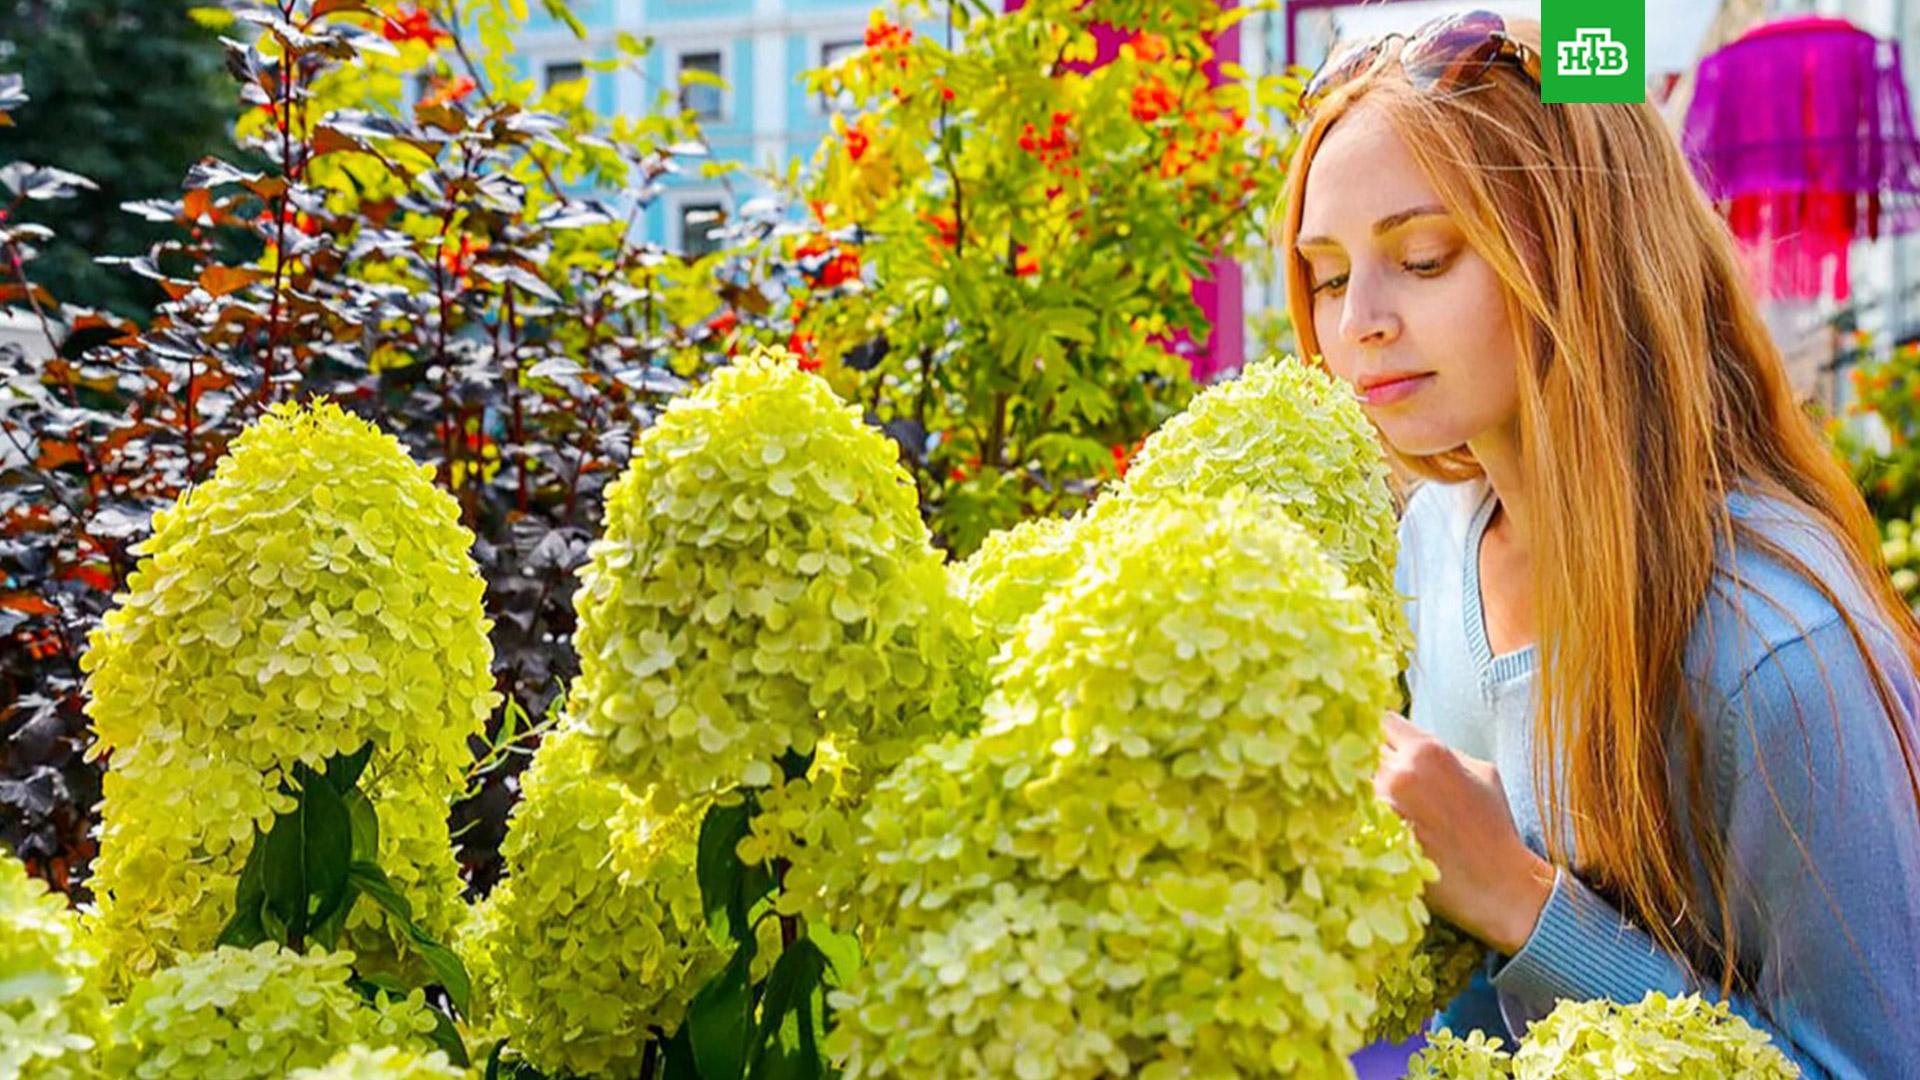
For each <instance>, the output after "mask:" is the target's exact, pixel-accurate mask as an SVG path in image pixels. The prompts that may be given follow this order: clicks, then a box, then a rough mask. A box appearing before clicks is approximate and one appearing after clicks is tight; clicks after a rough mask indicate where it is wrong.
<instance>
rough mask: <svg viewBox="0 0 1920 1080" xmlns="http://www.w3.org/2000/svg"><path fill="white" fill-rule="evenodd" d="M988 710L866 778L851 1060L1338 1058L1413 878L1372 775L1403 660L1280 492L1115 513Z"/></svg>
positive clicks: (1364, 1005)
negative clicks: (861, 950)
mask: <svg viewBox="0 0 1920 1080" xmlns="http://www.w3.org/2000/svg"><path fill="white" fill-rule="evenodd" d="M1108 516H1109V517H1110V518H1111V524H1112V526H1113V527H1112V528H1110V529H1108V528H1104V527H1103V529H1102V531H1101V535H1100V538H1099V542H1098V543H1093V544H1089V545H1087V546H1086V547H1085V548H1084V551H1083V556H1082V562H1081V565H1080V566H1079V568H1078V570H1077V572H1076V573H1075V574H1074V576H1073V577H1072V578H1071V579H1070V580H1069V581H1068V582H1067V583H1066V584H1065V585H1064V586H1063V587H1061V588H1059V589H1056V590H1054V591H1053V592H1052V593H1050V594H1049V595H1048V596H1047V597H1046V598H1045V600H1044V601H1043V602H1042V603H1041V605H1040V607H1039V608H1038V610H1036V611H1035V612H1034V613H1033V614H1032V615H1031V616H1030V617H1029V618H1028V619H1026V620H1025V621H1023V622H1021V623H1020V624H1019V628H1018V632H1017V634H1016V636H1015V638H1014V639H1013V641H1012V642H1011V644H1010V645H1009V646H1008V648H1007V650H1006V651H1005V652H1004V653H1003V654H1002V656H1001V659H1000V660H999V661H998V662H997V664H996V671H995V676H996V683H995V687H994V690H993V693H992V695H991V696H990V697H989V699H988V701H987V704H986V713H985V720H984V723H983V725H982V727H981V729H980V731H979V733H978V734H977V735H975V736H972V737H970V738H958V737H950V738H947V739H945V740H942V741H940V742H938V743H934V744H932V745H929V746H927V747H925V748H923V749H922V750H921V751H920V752H919V753H917V754H916V755H915V756H913V757H912V758H910V759H908V761H907V762H905V763H904V764H903V765H902V766H901V768H900V769H898V770H896V771H895V772H894V773H893V774H892V775H891V776H889V777H888V778H887V779H886V780H885V781H883V782H882V783H881V784H880V785H878V787H877V788H876V790H875V793H874V795H873V798H872V800H871V803H870V805H869V807H868V810H867V812H866V813H865V815H864V816H863V818H862V822H861V829H860V831H859V834H858V842H859V844H860V850H861V853H862V859H863V864H864V865H865V867H866V873H867V879H866V881H865V882H864V883H863V885H862V893H861V895H860V897H859V904H860V907H861V911H860V915H861V921H862V924H863V925H864V926H866V927H868V928H869V931H870V941H869V943H868V944H869V949H868V956H867V960H866V963H865V965H864V966H863V967H862V969H861V971H860V972H859V974H858V975H857V976H856V977H855V980H854V982H853V984H852V985H851V986H850V987H849V988H848V989H847V990H846V991H845V992H842V993H839V994H837V995H836V998H835V1004H836V1007H837V1008H839V1009H840V1010H841V1012H840V1014H839V1020H840V1026H839V1028H838V1029H837V1030H836V1032H835V1034H834V1036H833V1048H834V1050H835V1051H836V1053H838V1054H841V1055H844V1060H845V1062H846V1073H845V1075H846V1076H847V1078H848V1080H857V1078H858V1077H862V1076H903V1077H907V1076H910V1077H916V1078H920V1077H927V1078H938V1077H949V1076H952V1077H960V1076H976V1075H1006V1076H1019V1077H1023V1078H1040V1077H1062V1078H1068V1077H1072V1078H1080V1077H1086V1078H1092V1077H1099V1076H1106V1075H1114V1074H1119V1073H1126V1074H1130V1075H1131V1074H1136V1073H1137V1074H1138V1075H1141V1076H1144V1077H1150V1078H1159V1077H1163V1076H1164V1077H1173V1076H1216V1075H1219V1076H1224V1075H1244V1074H1273V1073H1277V1074H1280V1075H1289V1076H1323V1075H1324V1076H1340V1075H1346V1073H1345V1071H1344V1070H1345V1069H1346V1068H1347V1066H1346V1061H1345V1059H1346V1055H1347V1054H1349V1053H1350V1052H1351V1051H1353V1050H1354V1049H1356V1048H1358V1046H1359V1045H1360V1043H1361V1040H1362V1036H1363V1033H1364V1029H1365V1027H1366V1025H1367V1023H1368V1020H1369V1017H1370V1013H1371V1012H1372V1009H1373V997H1372V993H1371V987H1372V985H1373V984H1374V982H1375V981H1377V979H1378V978H1379V976H1380V973H1381V972H1383V971H1385V970H1389V969H1391V968H1394V967H1397V966H1398V965H1400V964H1402V963H1404V962H1405V959H1406V957H1407V955H1408V954H1409V953H1410V952H1411V950H1412V949H1413V947H1414V945H1415V943H1416V941H1417V940H1418V937H1419V933H1420V931H1421V928H1422V926H1423V925H1424V923H1425V912H1424V910H1423V909H1422V907H1421V904H1420V900H1419V897H1420V893H1421V889H1422V888H1423V886H1424V884H1425V882H1426V881H1427V880H1429V879H1430V877H1431V875H1432V867H1431V864H1429V863H1428V862H1427V861H1426V860H1425V859H1423V858H1421V857H1420V855H1419V853H1418V851H1417V849H1416V848H1415V847H1414V845H1413V842H1412V839H1411V836H1410V835H1409V834H1408V833H1407V831H1406V830H1405V829H1404V827H1401V826H1399V824H1398V819H1397V818H1393V817H1392V815H1390V814H1388V815H1384V816H1381V815H1379V814H1378V813H1377V812H1376V810H1377V807H1378V804H1377V802H1376V801H1375V800H1374V798H1373V795H1372V787H1371V778H1372V772H1373V768H1374V765H1375V763H1376V762H1377V759H1378V747H1379V739H1380V735H1379V725H1380V717H1381V714H1382V713H1383V712H1384V711H1385V709H1386V708H1387V705H1388V702H1389V700H1390V695H1391V692H1392V677H1393V667H1392V663H1391V658H1390V650H1389V649H1388V648H1387V647H1386V644H1385V642H1384V641H1383V639H1382V635H1381V633H1380V630H1379V628H1378V626H1377V624H1376V623H1375V622H1374V620H1373V618H1372V617H1371V615H1370V614H1369V612H1368V597H1367V595H1366V593H1365V592H1364V591H1363V590H1361V589H1359V588H1357V587H1355V586H1353V585H1351V584H1349V583H1348V581H1347V580H1346V578H1345V576H1344V575H1343V574H1342V573H1341V572H1340V570H1339V569H1338V568H1337V567H1335V566H1334V565H1333V564H1332V563H1330V562H1329V561H1328V560H1327V559H1326V557H1325V556H1323V555H1322V554H1321V553H1320V551H1319V549H1318V548H1317V546H1316V545H1315V543H1314V541H1313V539H1312V538H1311V537H1310V536H1309V535H1308V534H1307V533H1306V532H1304V531H1303V530H1302V529H1301V528H1300V527H1299V526H1297V525H1295V524H1293V523H1292V521H1291V520H1290V519H1289V518H1288V516H1287V513H1286V511H1285V509H1284V508H1283V505H1282V504H1281V503H1280V502H1279V500H1277V499H1274V498H1272V497H1270V496H1265V495H1259V494H1255V493H1251V492H1246V491H1238V492H1233V493H1231V494H1229V495H1227V496H1225V497H1223V498H1220V499H1206V498H1198V497H1192V496H1184V495H1177V494H1173V493H1164V494H1162V495H1160V496H1157V497H1156V498H1155V499H1153V500H1130V501H1129V503H1128V505H1126V506H1125V507H1123V508H1121V509H1118V510H1115V511H1109V512H1108Z"/></svg>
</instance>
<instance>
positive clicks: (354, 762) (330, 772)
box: [327, 739, 373, 796]
mask: <svg viewBox="0 0 1920 1080" xmlns="http://www.w3.org/2000/svg"><path fill="white" fill-rule="evenodd" d="M372 757H373V740H372V739H368V740H367V741H366V742H365V743H364V744H362V745H361V747H360V749H358V750H355V751H354V752H353V753H351V754H335V755H334V756H333V757H330V758H328V759H327V782H328V783H329V784H332V785H333V790H335V791H337V792H339V793H340V794H341V795H342V796H345V795H346V793H347V792H349V791H352V790H353V789H354V787H355V786H356V785H358V784H359V783H360V776H361V774H362V773H364V772H366V770H367V762H368V761H369V760H370V759H371V758H372Z"/></svg>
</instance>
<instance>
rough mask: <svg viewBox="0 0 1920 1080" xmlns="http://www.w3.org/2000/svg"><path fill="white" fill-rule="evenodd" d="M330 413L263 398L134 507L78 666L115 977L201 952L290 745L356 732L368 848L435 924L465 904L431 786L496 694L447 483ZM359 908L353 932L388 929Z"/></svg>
mask: <svg viewBox="0 0 1920 1080" xmlns="http://www.w3.org/2000/svg"><path fill="white" fill-rule="evenodd" d="M432 477H433V471H432V469H431V468H428V467H427V466H423V465H417V464H415V463H414V462H413V461H411V460H409V459H408V457H407V455H406V452H405V451H404V450H403V449H402V448H401V446H400V444H399V443H398V442H397V441H395V440H394V439H393V438H392V437H391V436H389V435H385V434H382V433H381V432H380V431H379V430H378V429H376V428H374V427H373V426H372V425H371V424H368V423H367V422H365V421H363V420H360V419H358V418H356V417H354V416H352V415H349V414H348V413H346V412H343V411H342V410H341V409H339V408H338V407H337V406H335V405H332V404H327V403H323V404H320V405H317V406H315V407H313V408H311V409H302V408H297V407H294V406H291V405H282V406H277V407H275V408H274V409H273V410H272V411H271V412H270V413H269V414H268V415H267V416H266V417H264V418H263V419H262V420H261V421H260V422H259V423H258V424H256V425H254V426H253V427H252V428H250V429H249V430H248V431H247V432H245V433H244V434H243V435H241V437H240V438H239V439H237V440H236V441H235V442H234V444H233V448H232V452H231V453H230V454H229V455H228V456H227V457H226V458H225V459H223V460H222V461H221V462H220V465H219V467H218V469H217V470H216V471H215V473H214V476H213V478H212V479H211V480H209V481H207V482H206V483H203V484H200V485H199V486H197V487H195V488H194V489H193V490H192V491H191V492H189V493H188V494H187V495H186V496H185V497H183V498H182V499H181V501H180V502H179V503H178V504H176V505H175V506H173V507H171V508H169V509H167V510H163V511H161V512H160V513H159V514H157V515H155V517H154V533H153V536H152V537H151V538H149V539H148V540H147V541H145V542H144V543H143V544H142V545H141V546H140V547H139V548H137V549H136V550H137V551H138V552H140V554H141V556H142V557H141V559H140V563H139V567H138V568H137V569H136V570H135V571H134V573H133V574H132V575H131V577H130V578H129V579H128V583H127V591H126V593H125V594H124V595H123V596H122V597H121V598H120V600H121V602H120V606H119V607H118V608H116V609H115V610H114V611H112V612H109V613H108V615H107V616H106V619H105V621H104V623H103V625H102V626H101V627H100V628H99V629H98V630H96V631H95V632H94V634H93V636H92V638H91V641H90V648H89V650H88V652H87V653H86V655H85V656H84V658H83V660H82V667H83V668H84V669H85V670H86V671H87V673H88V677H89V678H88V681H89V689H90V691H91V701H90V703H89V705H88V712H89V714H90V715H91V716H92V718H93V721H94V725H95V730H96V731H97V732H98V734H99V736H100V739H99V743H98V745H97V747H96V750H95V752H96V753H100V754H108V753H110V754H111V755H112V768H111V769H110V770H109V771H108V773H107V775H106V780H105V800H104V806H103V823H102V835H101V854H100V859H99V861H98V862H97V864H96V867H95V877H94V882H93V883H94V888H95V890H96V891H97V893H98V895H99V898H100V913H99V919H98V932H99V934H100V935H101V938H102V941H101V945H100V951H101V954H102V955H103V956H105V957H107V958H108V960H109V967H110V973H111V975H112V976H113V982H114V985H115V986H120V987H123V986H124V985H125V983H126V981H127V980H128V979H130V978H131V977H133V976H136V975H138V974H140V973H143V972H148V971H152V970H154V969H155V968H156V967H159V966H164V965H165V964H166V963H169V962H171V961H172V960H173V959H174V958H175V957H178V956H180V955H183V954H186V953H191V952H195V951H198V950H202V949H205V948H207V947H209V946H211V945H212V943H213V941H214V939H215V937H216V936H217V934H218V933H219V931H220V928H221V927H222V926H223V925H224V924H225V922H226V921H227V920H228V919H229V918H231V917H232V915H233V892H234V885H235V883H236V880H237V878H238V876H239V872H240V868H241V866H242V865H243V864H244V863H245V860H246V857H247V854H248V852H249V851H250V850H251V848H252V846H253V836H254V829H255V828H261V829H266V828H268V827H270V826H271V824H272V822H273V816H274V814H275V812H277V811H282V810H286V809H289V808H290V806H291V804H292V800H291V798H290V797H288V796H287V795H285V794H283V793H281V791H280V790H279V789H280V786H281V784H282V783H283V782H284V781H286V779H287V777H288V776H289V774H290V772H291V770H292V767H293V765H294V763H295V762H306V763H307V764H309V765H313V766H319V765H321V764H322V763H323V762H324V761H325V760H326V759H327V758H328V757H329V756H331V755H335V754H346V753H352V752H354V751H356V750H358V749H359V748H360V747H361V746H362V745H364V744H365V743H366V742H367V741H369V740H371V741H372V742H373V744H374V747H375V752H374V755H373V758H372V760H371V763H370V765H369V766H368V768H367V772H366V774H365V776H364V777H363V779H362V785H363V790H365V791H366V792H367V794H368V795H369V797H371V798H372V799H373V801H374V803H375V805H376V806H377V808H378V811H379V815H380V853H379V861H380V865H381V867H382V868H383V869H385V870H386V871H387V873H388V875H389V876H390V877H391V878H392V879H393V881H394V882H395V883H396V884H397V885H398V886H399V887H400V888H401V889H402V890H403V891H404V892H405V893H406V894H407V896H408V898H409V899H410V900H411V902H412V904H413V910H414V913H415V918H416V921H418V922H419V923H420V924H421V926H422V927H423V928H425V929H426V930H427V931H428V932H430V933H433V934H435V935H437V936H441V937H445V936H448V935H449V934H450V932H451V931H452V929H453V928H454V927H455V926H456V925H457V922H458V920H459V918H460V917H461V916H462V915H463V914H464V910H465V909H464V906H463V905H462V903H461V901H460V882H459V878H458V875H457V869H456V866H455V863H454V858H453V851H452V847H451V845H450V843H449V839H448V835H447V824H446V818H447V803H448V800H449V799H450V798H451V797H453V796H454V795H455V794H456V793H457V792H458V791H459V790H460V789H461V786H462V783H463V779H464V772H465V769H466V768H467V766H468V765H470V764H471V762H472V752H471V750H470V749H469V748H468V745H467V738H468V737H469V736H470V735H474V734H477V733H478V732H480V730H481V728H482V725H483V724H484V722H485V720H486V717H487V715H488V713H489V712H490V711H491V710H492V708H493V706H494V704H495V701H496V698H497V695H496V694H495V693H494V690H493V675H492V673H491V670H490V668H491V665H492V659H493V649H492V645H491V644H490V643H489V641H488V639H487V632H488V629H489V628H490V625H491V624H490V622H489V620H487V619H486V617H485V616H484V613H483V611H482V607H481V596H482V593H483V592H484V591H485V583H484V581H483V580H482V579H481V577H480V575H479V573H478V571H477V569H476V568H475V566H474V564H473V562H472V560H471V559H470V558H469V557H468V554H467V551H468V548H469V547H470V546H471V545H472V542H473V537H472V535H471V534H470V533H469V532H467V530H466V529H465V528H463V527H462V526H461V525H460V520H459V508H458V506H457V504H456V503H455V502H454V500H453V498H452V496H450V495H448V494H446V493H445V492H443V491H440V490H438V489H436V488H435V487H434V486H433V479H432ZM385 923H386V918H385V916H384V915H383V914H381V913H380V912H379V911H378V909H377V908H376V907H375V906H374V905H372V904H366V903H363V904H358V905H356V906H355V908H354V911H353V915H352V917H351V920H350V922H349V935H348V937H347V939H346V940H347V941H348V942H350V943H351V944H352V945H353V946H354V947H355V948H356V949H357V950H358V951H359V952H360V953H361V955H362V957H363V961H365V962H368V963H370V964H372V965H374V966H380V965H381V964H382V963H383V958H387V959H391V958H392V957H393V956H395V955H398V954H399V953H400V952H401V950H402V948H403V947H402V946H401V944H400V942H402V941H403V940H404V939H403V938H401V937H400V936H399V935H398V932H397V931H395V930H392V929H390V928H388V927H387V926H386V925H384V924H385Z"/></svg>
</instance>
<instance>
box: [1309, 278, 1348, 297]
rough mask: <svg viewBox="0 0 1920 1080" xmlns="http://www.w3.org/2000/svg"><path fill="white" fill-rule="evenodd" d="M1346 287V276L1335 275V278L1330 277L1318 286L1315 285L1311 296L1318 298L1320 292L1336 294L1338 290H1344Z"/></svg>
mask: <svg viewBox="0 0 1920 1080" xmlns="http://www.w3.org/2000/svg"><path fill="white" fill-rule="evenodd" d="M1346 287H1347V275H1345V274H1336V275H1335V276H1333V277H1330V278H1328V279H1327V280H1325V281H1322V282H1320V283H1319V284H1317V285H1315V286H1314V287H1313V294H1314V295H1315V296H1318V295H1320V294H1321V293H1322V292H1338V291H1339V290H1341V289H1344V288H1346Z"/></svg>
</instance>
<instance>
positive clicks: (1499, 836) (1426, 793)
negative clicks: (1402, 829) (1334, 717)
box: [1373, 713, 1553, 956]
mask: <svg viewBox="0 0 1920 1080" xmlns="http://www.w3.org/2000/svg"><path fill="white" fill-rule="evenodd" d="M1386 732H1387V745H1386V750H1385V751H1384V752H1383V753H1382V754H1381V757H1380V769H1379V771H1378V772H1376V773H1375V774H1374V777H1373V789H1374V791H1375V792H1377V793H1378V794H1379V796H1380V798H1381V800H1382V801H1384V802H1385V803H1386V804H1387V805H1388V806H1391V807H1392V808H1393V810H1394V812H1395V813H1397V814H1399V815H1400V816H1401V817H1402V818H1404V819H1406V822H1407V824H1408V825H1409V826H1411V827H1412V829H1413V834H1414V836H1415V837H1416V838H1417V839H1419V841H1420V847H1421V848H1422V849H1423V850H1424V851H1425V852H1426V853H1427V858H1429V859H1432V860H1433V862H1434V865H1436V866H1438V867H1439V868H1440V880H1439V881H1436V882H1433V883H1432V884H1430V885H1428V886H1427V897H1426V899H1427V907H1428V908H1430V909H1432V910H1433V912H1434V913H1435V914H1438V915H1439V916H1441V917H1442V918H1444V919H1446V920H1447V921H1448V922H1451V923H1453V924H1454V925H1455V926H1457V927H1459V928H1460V929H1462V930H1464V931H1466V932H1467V933H1469V934H1472V935H1473V936H1474V937H1476V938H1478V939H1480V941H1482V942H1484V943H1485V944H1486V945H1488V946H1489V947H1491V948H1493V949H1495V950H1497V951H1499V952H1501V953H1505V954H1506V955H1508V956H1511V955H1513V954H1514V953H1516V952H1519V951H1520V947H1521V946H1523V945H1525V944H1526V943H1527V939H1528V938H1529V937H1531V936H1533V927H1534V924H1535V923H1537V922H1538V921H1539V920H1540V909H1542V908H1544V907H1545V906H1546V904H1547V897H1548V896H1549V895H1550V894H1551V893H1552V892H1553V865H1552V864H1551V863H1549V862H1547V861H1546V860H1545V859H1542V858H1540V857H1539V856H1538V855H1535V854H1534V853H1533V851H1532V850H1531V849H1529V848H1528V847H1527V845H1526V844H1525V842H1523V841H1522V840H1521V839H1520V833H1519V832H1518V830H1516V829H1515V828H1514V825H1513V811H1512V810H1511V809H1510V808H1509V807H1508V805H1507V794H1506V790H1505V789H1504V788H1502V787H1501V786H1500V774H1499V772H1498V770H1496V769H1495V768H1494V767H1493V764H1492V763H1491V762H1486V761H1480V760H1478V759H1476V758H1471V757H1468V756H1466V755H1465V754H1459V753H1455V752H1454V751H1453V750H1451V749H1448V747H1447V746H1446V745H1445V744H1444V743H1442V742H1441V741H1440V740H1438V739H1436V738H1434V737H1433V736H1431V735H1429V734H1427V733H1426V732H1424V731H1421V730H1420V729H1419V728H1417V727H1414V726H1413V725H1412V724H1410V723H1408V722H1407V720H1406V718H1405V717H1403V716H1400V715H1399V714H1397V713H1388V714H1387V718H1386Z"/></svg>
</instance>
